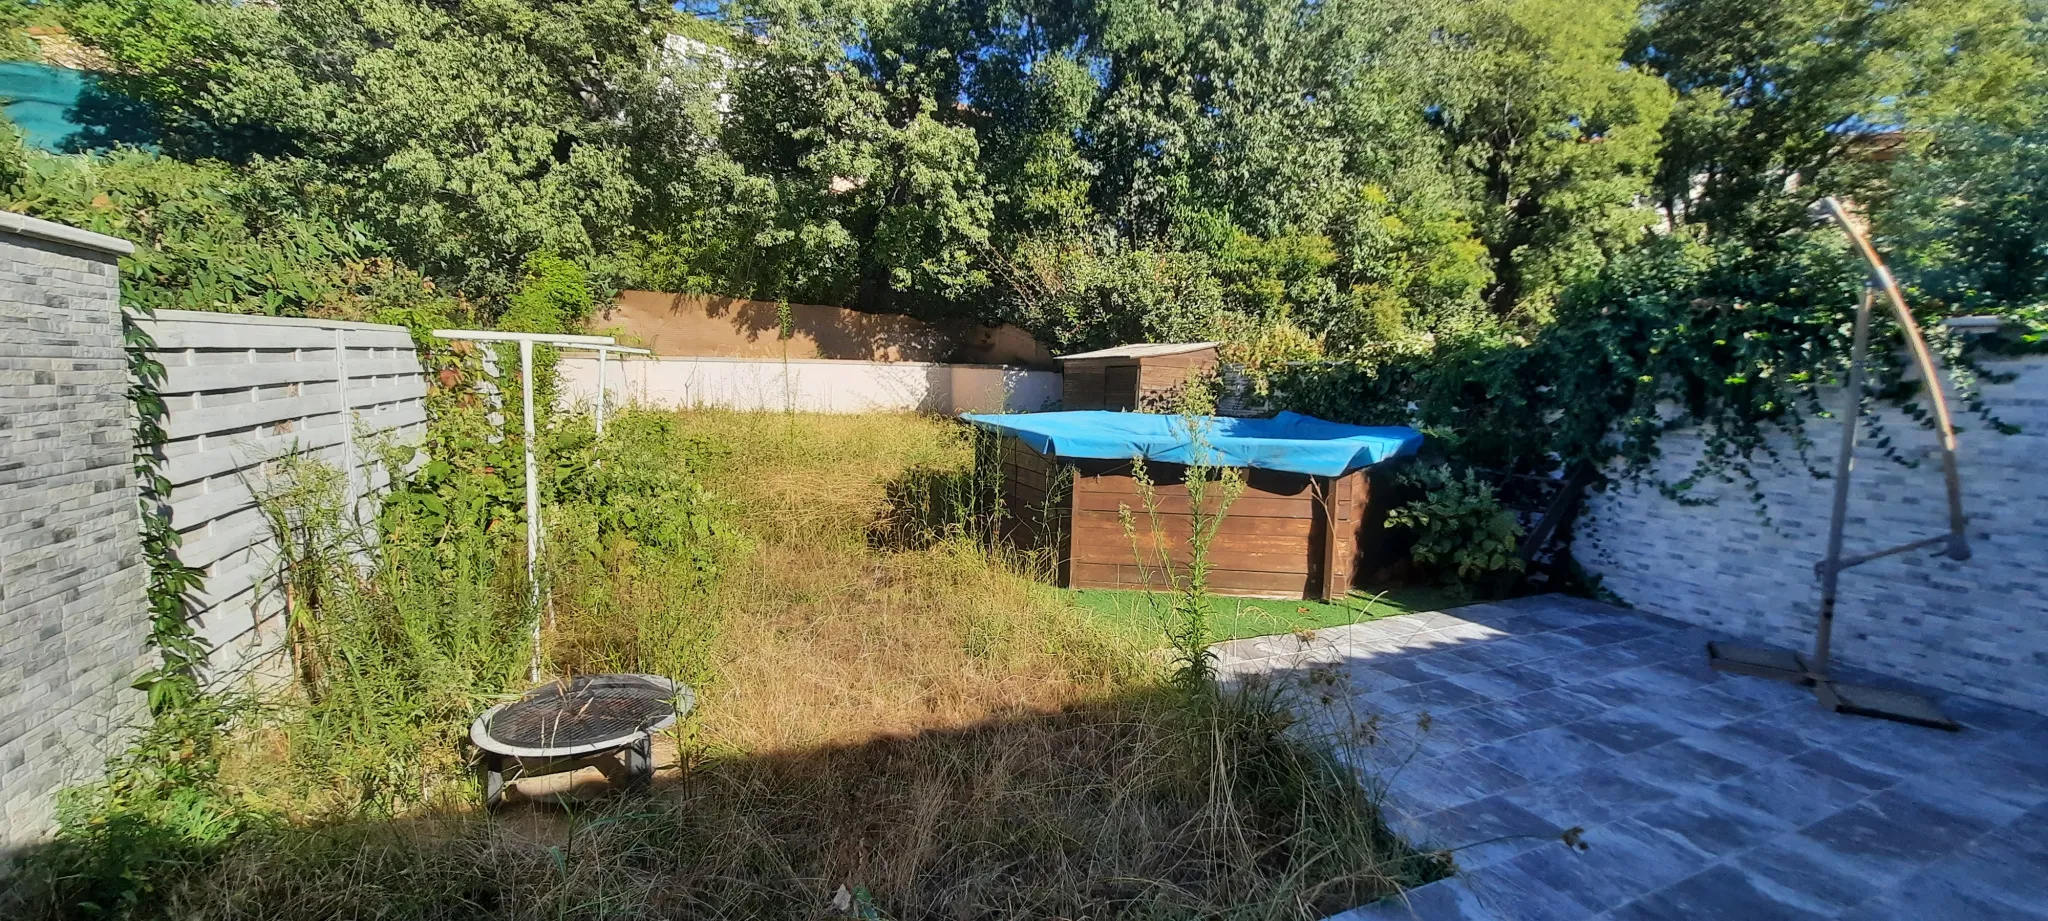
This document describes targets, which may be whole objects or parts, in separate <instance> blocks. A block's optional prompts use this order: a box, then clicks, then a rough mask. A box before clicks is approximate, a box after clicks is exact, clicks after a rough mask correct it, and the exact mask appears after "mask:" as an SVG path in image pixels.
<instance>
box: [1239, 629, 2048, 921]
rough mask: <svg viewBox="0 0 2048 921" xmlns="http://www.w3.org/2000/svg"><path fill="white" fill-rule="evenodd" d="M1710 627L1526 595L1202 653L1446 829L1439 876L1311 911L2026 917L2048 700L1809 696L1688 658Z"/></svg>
mask: <svg viewBox="0 0 2048 921" xmlns="http://www.w3.org/2000/svg"><path fill="white" fill-rule="evenodd" d="M1712 638H1713V637H1712V636H1710V635H1709V634H1707V633H1705V632H1703V631H1700V630H1697V629H1694V628H1691V627H1688V626H1686V625H1684V624H1681V623H1678V622H1676V621H1672V620H1668V619H1665V618H1659V617H1655V616H1651V615H1645V614H1641V613H1638V612H1634V611H1628V610H1625V609H1621V608H1615V607H1611V606H1607V605H1602V604H1598V603H1595V602H1590V601H1586V600H1583V599H1577V598H1567V597H1564V596H1557V595H1550V596H1541V597H1535V598H1522V599H1516V600H1513V601H1507V602H1500V603H1494V604H1483V605H1474V606H1471V607H1464V608H1456V609H1452V610H1450V611H1446V612H1430V613H1418V614H1408V615H1402V616H1400V617H1393V618H1387V619H1383V620H1379V621H1373V622H1369V623H1364V624H1357V625H1352V626H1349V627H1339V628H1334V629H1328V630H1322V631H1317V632H1316V633H1315V634H1313V635H1309V636H1301V637H1297V636H1283V637H1261V638H1257V639H1249V640H1237V641H1233V642H1230V643H1224V644H1220V645H1219V646H1218V647H1217V653H1218V667H1219V671H1220V672H1221V673H1222V675H1223V676H1224V677H1225V678H1226V679H1227V680H1230V681H1233V682H1250V683H1254V684H1256V683H1278V684H1281V685H1283V686H1288V687H1292V688H1294V689H1297V692H1298V697H1299V698H1300V699H1301V701H1302V703H1301V704H1300V706H1301V707H1302V708H1303V710H1304V713H1303V715H1304V716H1306V717H1308V719H1307V720H1306V721H1305V726H1307V727H1308V731H1315V732H1320V733H1324V734H1326V735H1327V737H1329V738H1331V739H1333V740H1335V741H1337V743H1338V749H1339V751H1340V754H1341V756H1342V757H1344V758H1345V759H1346V760H1347V761H1348V762H1350V763H1351V764H1352V766H1353V767H1355V768H1356V769H1357V770H1359V772H1360V774H1361V776H1362V777H1364V778H1365V779H1366V782H1367V783H1368V784H1369V785H1371V786H1372V787H1373V788H1374V789H1375V790H1376V791H1378V792H1380V794H1381V796H1382V801H1383V803H1384V809H1385V811H1386V814H1387V817H1388V820H1389V822H1390V823H1391V824H1392V825H1393V826H1394V827H1395V828H1396V830H1398V831H1400V832H1401V833H1403V834H1404V835H1406V836H1407V837H1408V838H1409V840H1411V841H1415V842H1417V843H1418V844H1422V845H1425V846H1431V847H1442V848H1450V849H1453V850H1454V853H1455V855H1456V861H1457V865H1458V867H1459V872H1458V874H1457V875H1455V876H1453V877H1451V878H1449V879H1445V880H1442V881H1439V882H1436V883H1431V884H1429V885H1426V886H1422V887H1419V888H1416V889H1413V890H1410V891H1409V892H1408V893H1406V894H1405V896H1403V897H1400V898H1393V899H1387V900H1384V901H1381V902H1378V903H1375V904H1372V905H1368V906H1361V907H1359V908H1357V909H1354V910H1352V911H1348V912H1345V913H1343V914H1341V915H1339V916H1337V917H1336V918H1334V919H1331V921H1394V919H1411V918H1413V919H1423V921H1525V919H1526V921H1548V919H1557V921H1578V919H1602V921H1624V919H1626V921H1639V919H1664V918H1682V919H1708V918H1731V919H1743V921H1768V919H1787V921H1814V919H1829V918H1837V919H1844V921H1851V919H1854V921H1863V919H1914V921H1918V919H1947V918H1962V919H1969V921H1990V919H2016V921H2028V919H2039V921H2048V717H2044V716H2043V715H2041V714H2036V713H2030V712H2026V711H2021V710H2015V709H2011V708H2007V707H2002V706H1999V705H1996V704H1992V703H1988V702H1985V701H1982V700H1978V699H1974V698H1968V697H1961V696H1953V695H1951V696H1937V700H1938V702H1939V703H1940V704H1941V705H1942V707H1943V708H1944V709H1945V710H1946V711H1947V712H1948V713H1949V715H1950V716H1952V717H1954V718H1955V719H1957V720H1958V721H1960V722H1962V723H1963V724H1964V726H1965V727H1966V728H1965V729H1964V731H1962V732H1960V733H1947V732H1942V731H1938V730H1932V729H1922V728H1918V727H1913V726H1906V725H1902V724H1898V723H1889V722H1883V721H1879V720H1870V719H1861V718H1856V717H1848V716H1841V715H1837V714H1833V713H1828V712H1825V711H1822V710H1820V709H1819V708H1818V707H1817V706H1816V705H1815V703H1814V699H1813V697H1812V695H1811V694H1810V693H1809V692H1807V691H1805V690H1802V689H1799V688H1795V687H1792V686H1789V685H1783V684H1778V683H1775V682H1770V681H1764V680H1761V679H1755V678H1742V677H1735V676H1729V675H1721V674H1718V673H1716V672H1714V671H1712V670H1710V669H1708V668H1707V667H1706V663H1705V658H1704V651H1703V647H1704V644H1705V643H1706V641H1707V640H1709V639H1712ZM1861 677H1862V679H1863V680H1869V681H1871V682H1873V683H1880V684H1886V685H1891V686H1898V685H1899V683H1898V682H1895V681H1884V680H1881V679H1875V678H1869V677H1868V676H1861ZM1574 828H1576V829H1581V830H1582V831H1580V832H1579V833H1577V834H1576V835H1574V836H1573V837H1574V838H1575V839H1576V840H1578V841H1580V842H1581V843H1582V844H1583V847H1573V846H1570V845H1568V844H1566V843H1565V841H1564V838H1565V837H1566V835H1565V832H1566V830H1567V829H1574Z"/></svg>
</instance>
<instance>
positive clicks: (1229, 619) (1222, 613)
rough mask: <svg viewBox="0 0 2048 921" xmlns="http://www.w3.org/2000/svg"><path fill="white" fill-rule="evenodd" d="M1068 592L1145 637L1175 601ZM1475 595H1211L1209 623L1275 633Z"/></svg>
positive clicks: (1158, 628)
mask: <svg viewBox="0 0 2048 921" xmlns="http://www.w3.org/2000/svg"><path fill="white" fill-rule="evenodd" d="M1066 594H1067V597H1069V598H1072V599H1073V601H1074V605H1075V606H1076V607H1078V608H1080V609H1081V610H1082V611H1083V612H1084V613H1085V614H1087V615H1088V616H1089V618H1090V619H1091V620H1093V621H1094V622H1095V623H1096V624H1097V625H1099V626H1101V627H1103V628H1105V629H1107V630H1109V631H1111V632H1113V633H1118V634H1122V635H1125V636H1129V637H1131V638H1133V639H1140V640H1146V639H1152V638H1157V637H1161V636H1162V635H1163V625H1162V624H1161V621H1160V615H1161V614H1162V613H1163V612H1165V611H1166V610H1167V608H1168V606H1169V605H1171V604H1172V603H1173V596H1172V595H1169V594H1165V593H1160V592H1134V591H1117V590H1113V589H1101V588H1084V589H1078V590H1074V591H1070V592H1067V593H1066ZM1472 600H1473V599H1471V598H1470V597H1469V596H1467V595H1466V594H1465V593H1463V592H1462V591H1459V590H1457V589H1448V588H1430V587H1422V588H1397V589H1393V590H1391V591H1388V592H1386V593H1385V594H1382V595H1378V596H1375V595H1371V594H1367V593H1364V592H1353V593H1352V594H1351V597H1349V598H1346V599H1344V600H1342V601H1337V602H1328V601H1289V600H1284V599H1283V600H1274V599H1269V598H1227V597H1223V596H1211V597H1210V599H1209V612H1210V620H1209V629H1210V631H1211V633H1212V635H1213V636H1214V637H1215V638H1216V639H1217V640H1219V641H1221V640H1234V639H1241V638H1243V637H1248V636H1271V635H1274V634H1279V633H1292V632H1294V631H1295V630H1297V629H1306V630H1320V629H1322V628H1324V627H1336V626H1340V625H1343V624H1351V623H1357V622H1359V621H1361V620H1372V619H1373V618H1376V617H1388V616H1391V615H1394V614H1406V613H1409V612H1411V611H1441V610H1444V609H1445V608H1454V607H1457V606H1459V605H1464V604H1471V603H1472Z"/></svg>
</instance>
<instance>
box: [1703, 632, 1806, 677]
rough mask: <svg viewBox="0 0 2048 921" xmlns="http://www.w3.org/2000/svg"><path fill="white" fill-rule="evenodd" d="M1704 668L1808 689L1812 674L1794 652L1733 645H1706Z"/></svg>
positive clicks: (1765, 647)
mask: <svg viewBox="0 0 2048 921" xmlns="http://www.w3.org/2000/svg"><path fill="white" fill-rule="evenodd" d="M1707 665H1708V666H1709V667H1711V668H1712V669H1714V670H1715V671H1717V672H1728V673H1729V674H1733V675H1748V676H1749V677H1751V678H1769V679H1771V680H1772V681H1783V682H1785V683H1787V684H1796V685H1799V686H1800V687H1812V686H1813V675H1812V673H1811V672H1809V671H1808V670H1807V668H1806V660H1805V659H1802V658H1800V656H1799V654H1798V653H1796V652H1790V651H1788V650H1784V649H1773V648H1771V647H1768V646H1738V645H1736V644H1734V643H1719V642H1715V643H1708V644H1707Z"/></svg>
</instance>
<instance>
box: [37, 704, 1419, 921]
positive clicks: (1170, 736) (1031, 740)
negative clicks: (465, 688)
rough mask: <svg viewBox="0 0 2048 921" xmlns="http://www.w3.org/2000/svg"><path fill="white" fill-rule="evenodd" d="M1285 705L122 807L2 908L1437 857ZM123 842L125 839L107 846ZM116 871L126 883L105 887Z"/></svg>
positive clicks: (390, 914) (505, 907)
mask: <svg viewBox="0 0 2048 921" xmlns="http://www.w3.org/2000/svg"><path fill="white" fill-rule="evenodd" d="M1285 714H1286V710H1285V708H1283V707H1282V706H1280V705H1279V701H1278V700H1277V699H1276V698H1274V697H1273V696H1271V695H1236V694H1233V695H1225V696H1222V697H1209V696H1199V697H1196V698H1192V699H1191V698H1189V697H1187V696H1185V695H1182V694H1180V693H1177V692H1173V691H1167V690H1156V691H1145V692H1134V693H1125V694H1123V695H1120V696H1114V697H1110V698H1108V699H1103V700H1098V701H1095V702H1091V703H1087V704H1084V705H1079V706H1075V707H1072V708H1069V709H1065V710H1061V711H1058V712H1050V713H1016V714H1012V715H1008V716H1005V717H1002V718H998V719H993V720H989V721H986V722H983V723H980V724H977V725H971V726H967V727H962V728H954V729H943V730H931V731H925V732H919V733H915V734H908V735H902V736H897V737H886V738H876V739H872V740H868V741H864V742H861V743H858V744H848V745H833V746H820V747H814V748H807V749H802V750H792V751H781V752H773V753H765V754H747V755H739V754H733V755H718V754H711V755H702V756H699V757H698V758H696V759H695V760H694V763H692V764H690V765H687V766H684V767H677V768H671V769H669V770H665V771H663V772H662V776H661V778H660V779H659V780H658V782H657V784H656V786H655V788H654V789H653V790H652V791H651V792H648V793H644V794H621V795H619V796H617V797H614V798H612V799H609V800H608V801H605V802H603V803H601V804H598V805H594V806H591V807H588V808H585V809H582V810H575V811H569V812H566V813H565V812H557V811H553V810H542V809H539V808H537V807H514V808H510V809H507V810H505V811H503V812H500V813H498V814H495V815H492V814H484V813H481V812H475V811H457V812H444V813H439V814H427V815H419V816H412V817H407V818H403V819H395V820H393V819H383V820H342V821H331V822H325V823H317V824H300V825H290V824H284V823H273V824H253V825H251V826H250V827H249V828H248V829H247V830H245V831H242V832H240V833H239V834H235V835H232V836H228V837H226V838H224V839H222V840H220V841H217V842H212V843H197V842H192V841H165V840H158V839H154V838H152V837H151V831H152V830H151V829H148V828H133V829H125V830H123V831H122V833H121V834H116V835H97V836H88V837H86V838H83V839H79V840H77V841H74V842H69V843H65V842H60V843H57V844H53V845H49V846H46V847H44V848H42V849H41V850H39V851H37V852H34V853H31V854H28V855H26V857H27V862H26V863H25V864H24V865H23V866H22V867H21V869H18V870H17V872H16V875H15V877H14V880H13V882H14V883H15V884H16V885H15V887H14V890H13V892H12V894H11V897H12V899H13V900H14V905H13V907H12V908H11V909H10V910H9V911H7V912H0V913H4V914H6V915H7V916H8V917H23V918H73V917H97V916H102V915H103V914H125V915H131V916H140V917H149V916H184V917H208V918H244V917H246V918H258V917H261V918H280V917H294V918H296V917H305V918H325V917H369V916H375V917H382V918H429V917H431V918H541V917H558V918H599V917H605V918H680V917H696V918H701V917H715V918H769V917H773V918H803V917H828V916H833V915H834V914H835V911H834V910H833V909H832V908H831V907H830V902H831V900H832V897H833V895H834V893H835V892H836V890H837V889H838V888H839V887H840V886H841V885H842V884H843V885H845V886H847V887H848V888H849V889H850V890H851V889H854V888H860V889H864V890H866V891H867V892H870V893H872V904H873V906H874V907H875V908H876V909H878V910H879V911H880V912H881V913H882V914H883V915H885V916H888V917H894V918H899V919H912V918H932V919H938V918H993V917H1070V918H1074V917H1084V916H1085V917H1093V918H1111V917H1115V918H1162V919H1163V918H1188V917H1248V918H1249V917H1257V918H1279V917H1308V916H1321V915H1325V914H1329V913H1333V912H1336V911H1341V910H1343V909H1346V908H1349V907H1351V906H1354V905H1358V904H1362V903H1365V902H1369V901H1372V900H1374V899H1376V898H1379V897H1381V896H1384V895H1386V894H1388V893H1391V892H1393V891H1396V890H1398V889H1400V888H1405V887H1408V886H1413V885H1417V884H1419V883H1422V882H1426V881H1428V880H1429V879H1432V878H1435V877H1437V876H1440V875H1441V874H1442V872H1443V867H1442V865H1441V863H1440V861H1439V859H1438V858H1435V857H1432V856H1429V855H1426V854H1422V853H1419V852H1416V851H1414V850H1412V849H1410V848H1408V847H1407V846H1405V845H1404V844H1402V843H1401V842H1400V841H1398V840H1397V839H1396V838H1395V837H1394V836H1392V835H1391V834H1389V833H1388V832H1387V830H1386V827H1385V825H1384V824H1383V823H1382V822H1381V821H1380V818H1379V815H1378V811H1377V804H1376V803H1375V802H1374V801H1373V799H1372V798H1371V796H1370V795H1369V794H1368V792H1367V791H1366V789H1365V788H1364V787H1363V786H1361V785H1360V784H1359V783H1358V782H1357V781H1356V779H1355V777H1354V775H1353V774H1352V773H1351V772H1350V771H1349V770H1348V769H1347V768H1345V767H1343V766H1342V765H1340V764H1339V763H1338V762H1337V761H1336V760H1335V759H1334V758H1332V757H1330V755H1329V754H1328V753H1326V752H1324V751H1322V750H1320V749H1317V748H1315V747H1312V746H1304V745H1301V744H1298V743H1297V742H1295V741H1293V735H1292V734H1291V733H1290V732H1289V727H1290V726H1292V725H1293V724H1294V721H1293V719H1292V718H1291V717H1289V716H1287V715H1285ZM159 831H162V830H159ZM166 833H167V832H166ZM122 847H127V848H136V849H138V851H137V852H136V853H126V854H124V853H108V852H107V849H108V848H122ZM137 857H145V858H147V859H146V860H144V861H141V862H138V861H137V860H136V859H134V858H137ZM137 874H140V875H141V876H140V877H139V878H138V877H137ZM139 882H140V883H146V884H147V886H148V889H149V891H150V893H151V894H150V896H149V897H148V898H147V899H143V900H139V901H137V902H135V903H133V904H128V905H123V904H121V902H120V898H121V893H122V892H123V891H133V889H134V888H135V886H136V885H137V883H139ZM103 909H104V910H105V911H104V912H103V911H102V910H103Z"/></svg>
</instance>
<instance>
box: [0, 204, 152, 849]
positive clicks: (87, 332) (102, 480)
mask: <svg viewBox="0 0 2048 921" xmlns="http://www.w3.org/2000/svg"><path fill="white" fill-rule="evenodd" d="M128 250H129V245H128V244H127V243H126V242H124V241H121V240H117V239H114V238H111V237H103V236H100V235H98V234H91V233H86V232H84V231H80V230H76V229H74V228H70V227H64V226H62V225H57V224H50V223H47V222H44V221H37V220H34V219H32V218H25V217H22V216H20V215H16V214H8V213H4V212H0V849H5V848H8V847H11V846H16V845H20V844H22V843H25V842H28V841H32V840H34V839H36V838H37V837H39V836H41V835H42V834H44V833H45V832H46V830H47V829H48V827H49V824H50V819H51V814H52V805H53V804H52V798H51V794H52V793H54V792H55V791H56V790H57V789H58V788H59V787H61V786H64V785H66V784H69V783H75V782H78V781H80V780H86V779H90V778H92V777H94V776H96V775H97V773H98V771H99V769H100V766H101V762H102V761H103V760H104V759H105V757H106V755H108V754H109V753H111V752H112V751H115V750H117V749H118V748H119V747H120V744H121V743H122V742H123V741H125V736H124V734H123V732H122V730H123V729H124V727H127V726H130V725H133V724H134V723H135V722H136V720H137V719H139V718H140V717H141V715H142V709H143V708H142V699H141V694H140V693H139V692H137V691H133V690H131V689H129V687H128V685H129V682H130V681H131V680H132V679H133V678H134V676H135V675H136V673H137V672H138V671H139V670H140V668H141V667H142V666H143V664H144V663H145V662H146V661H147V655H146V649H145V647H144V645H143V641H144V636H145V634H146V631H147V624H146V620H145V614H144V612H145V609H146V606H145V601H144V597H143V591H144V587H145V584H146V580H147V575H148V573H147V569H146V567H145V566H144V564H143V560H142V547H141V538H140V536H139V533H138V532H139V528H140V521H139V518H140V513H139V512H138V510H137V506H136V491H135V484H134V480H133V474H132V471H131V467H130V463H131V451H132V448H131V446H132V444H133V440H132V439H133V434H132V429H131V422H130V419H131V416H130V409H129V404H128V400H127V395H126V391H127V385H128V370H127V362H126V359H125V357H124V353H123V350H122V336H121V315H120V303H119V297H120V277H119V274H118V272H117V269H116V260H117V259H118V258H119V256H120V254H122V253H125V252H127V251H128Z"/></svg>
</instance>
